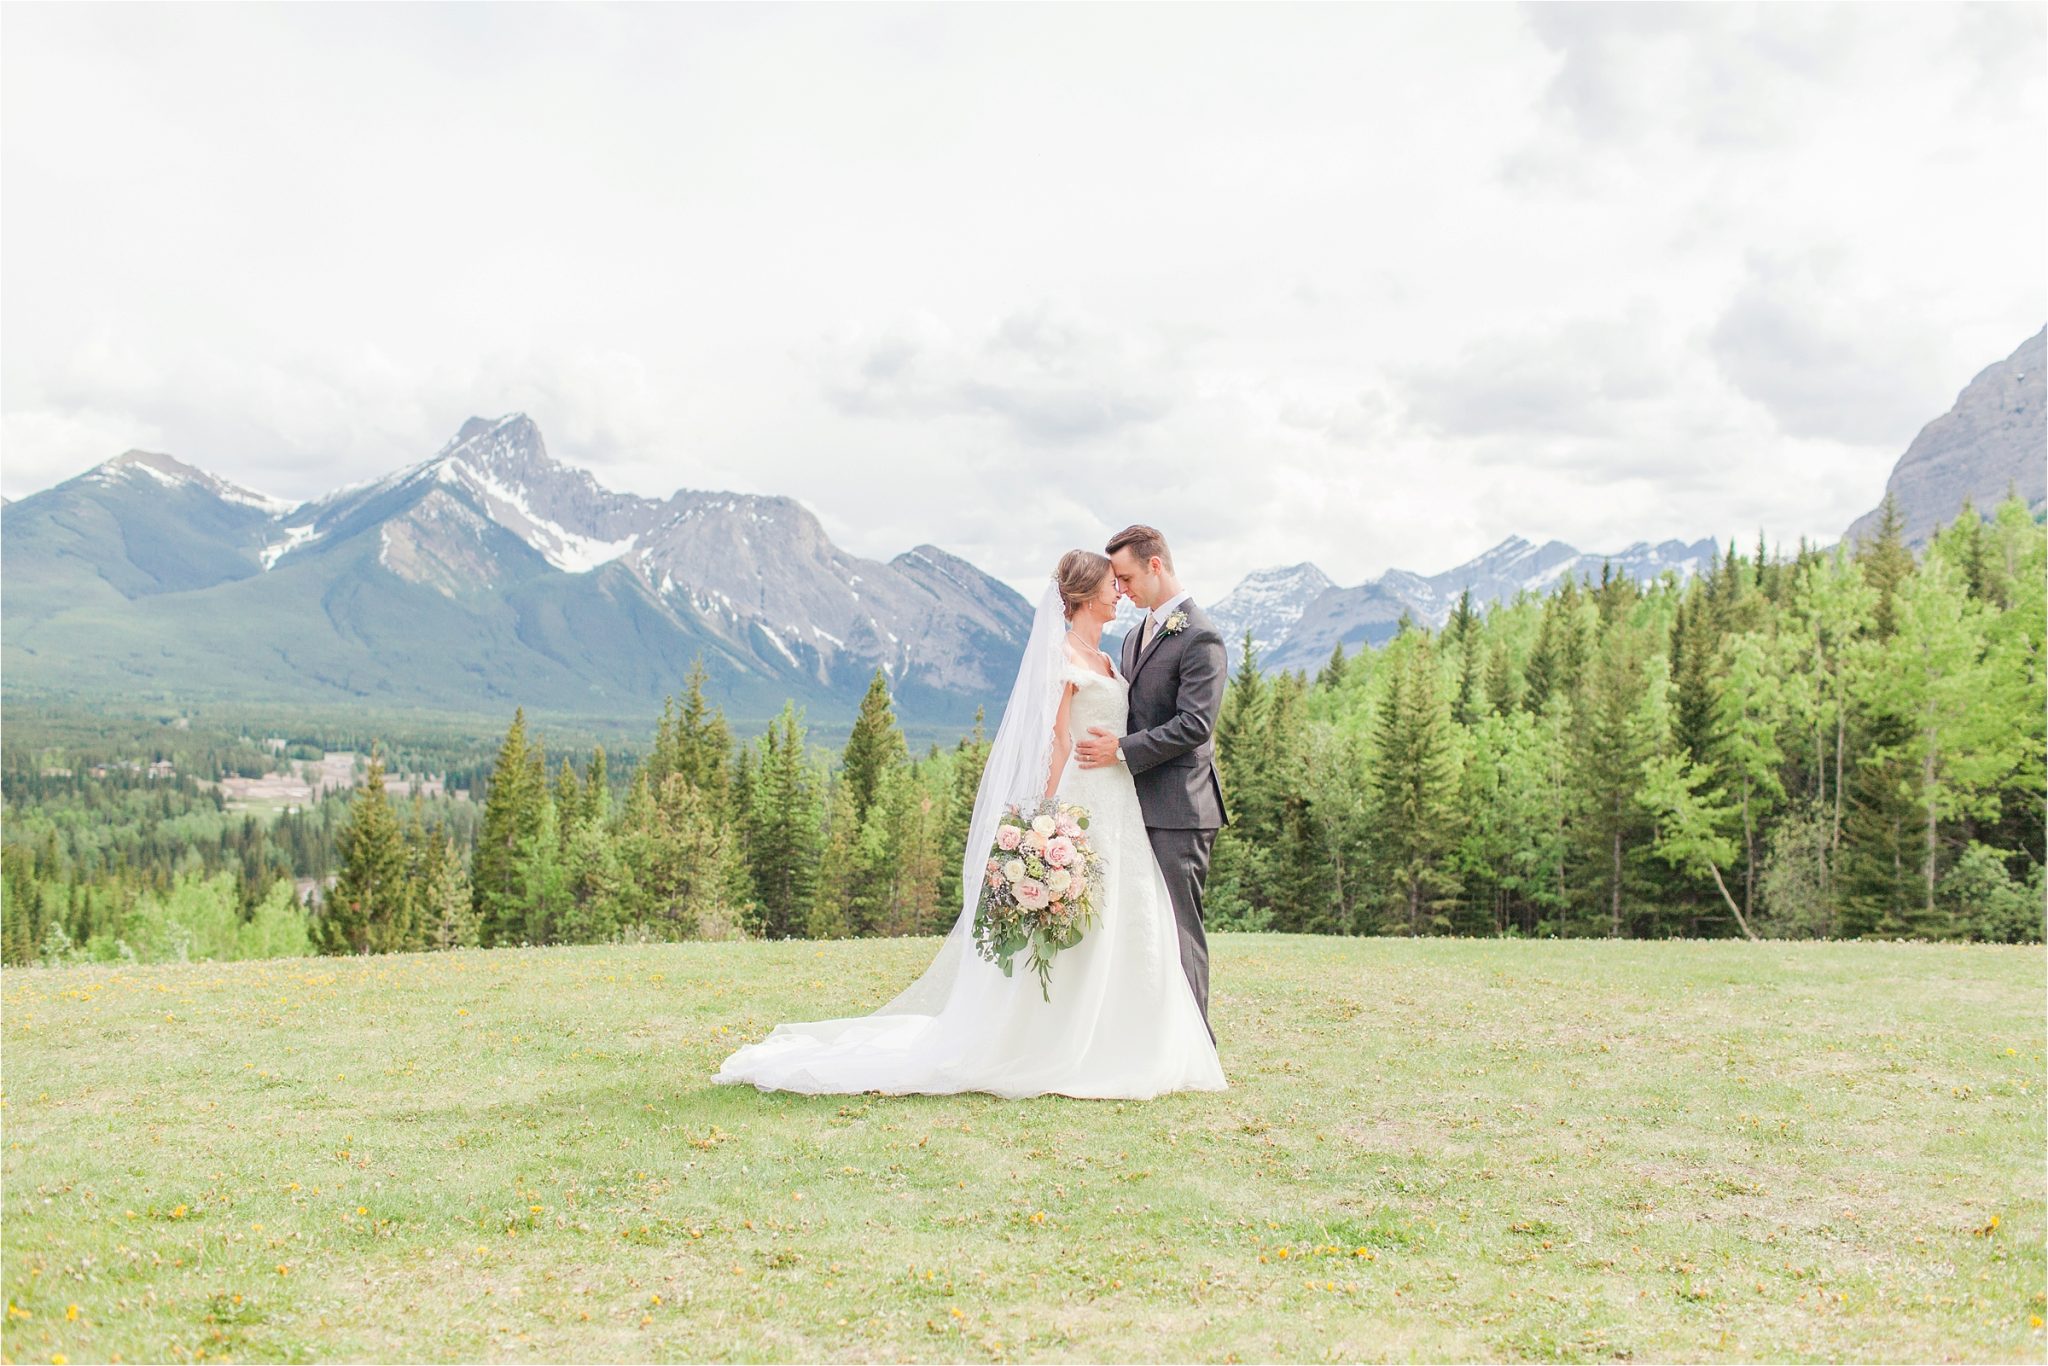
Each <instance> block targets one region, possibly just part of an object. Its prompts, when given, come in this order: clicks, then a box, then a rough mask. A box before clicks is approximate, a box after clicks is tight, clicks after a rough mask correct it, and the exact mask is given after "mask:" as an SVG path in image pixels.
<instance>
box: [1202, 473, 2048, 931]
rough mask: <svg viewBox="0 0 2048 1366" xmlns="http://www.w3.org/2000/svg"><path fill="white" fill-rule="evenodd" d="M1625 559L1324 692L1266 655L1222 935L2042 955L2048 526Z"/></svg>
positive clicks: (1463, 616)
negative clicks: (1693, 560)
mask: <svg viewBox="0 0 2048 1366" xmlns="http://www.w3.org/2000/svg"><path fill="white" fill-rule="evenodd" d="M1881 521H1882V524H1881V526H1880V528H1879V530H1878V532H1877V534H1876V535H1875V536H1873V537H1872V538H1870V539H1869V540H1867V541H1864V542H1862V543H1860V544H1858V545H1856V546H1854V547H1846V546H1838V547H1835V548H1833V549H1832V550H1827V551H1823V550H1819V549H1814V548H1809V547H1807V546H1806V545H1804V544H1802V545H1801V546H1800V548H1799V551H1798V553H1797V554H1796V555H1795V556H1793V557H1792V558H1790V559H1782V558H1773V557H1771V556H1769V555H1767V554H1766V553H1765V549H1764V546H1763V543H1762V540H1761V538H1759V542H1758V545H1757V548H1756V551H1755V553H1754V554H1753V555H1751V556H1747V557H1745V556H1742V555H1740V554H1738V553H1737V551H1736V548H1735V547H1734V546H1733V545H1732V544H1731V545H1730V546H1729V547H1728V551H1727V554H1726V556H1725V558H1723V559H1721V560H1720V562H1719V563H1717V564H1716V565H1714V566H1713V567H1712V568H1710V569H1709V570H1708V571H1706V572H1704V573H1701V574H1699V575H1696V576H1694V577H1693V578H1691V579H1690V580H1689V581H1686V582H1684V583H1681V582H1680V581H1679V580H1678V577H1677V575H1676V574H1675V573H1669V574H1666V575H1665V576H1663V577H1662V578H1661V579H1660V580H1658V581H1657V582H1655V583H1652V584H1647V585H1645V584H1641V583H1637V582H1635V581H1634V580H1631V579H1629V578H1627V577H1624V576H1619V575H1613V574H1607V573H1603V574H1602V576H1601V579H1600V581H1599V582H1598V583H1597V584H1592V583H1588V584H1584V585H1581V584H1579V583H1577V582H1574V581H1572V580H1570V579H1567V580H1566V581H1565V582H1563V583H1561V584H1559V585H1558V586H1557V587H1556V588H1555V589H1554V590H1553V591H1551V592H1549V593H1548V594H1545V595H1543V596H1541V597H1538V596H1536V595H1533V594H1527V593H1525V594H1522V595H1520V596H1518V597H1517V598H1516V599H1515V600H1514V601H1513V602H1510V603H1507V604H1503V605H1501V606H1498V607H1496V608H1495V609H1493V610H1492V611H1490V612H1487V613H1485V614H1484V615H1483V616H1482V615H1481V614H1480V613H1478V612H1477V611H1475V610H1474V608H1473V605H1472V603H1471V600H1470V596H1469V594H1468V595H1466V596H1465V597H1463V598H1461V600H1460V601H1459V603H1458V604H1457V607H1456V609H1455V610H1454V611H1453V612H1452V613H1451V615H1450V618H1449V620H1448V622H1447V623H1446V624H1445V626H1444V628H1443V629H1442V630H1441V631H1429V630H1425V629H1422V628H1421V627H1419V626H1417V625H1415V624H1414V623H1412V622H1410V621H1404V622H1403V623H1402V625H1401V629H1400V631H1399V633H1398V634H1397V635H1396V636H1395V638H1394V639H1393V640H1391V641H1390V642H1389V643H1388V644H1387V645H1386V646H1385V648H1383V649H1379V650H1373V651H1368V652H1365V653H1363V654H1360V655H1357V656H1352V657H1347V656H1345V655H1344V653H1343V652H1342V650H1341V647H1340V648H1339V650H1338V651H1337V652H1335V653H1333V654H1332V656H1331V658H1330V661H1329V663H1328V664H1327V665H1326V666H1325V667H1324V668H1323V669H1322V670H1321V671H1320V673H1318V674H1317V675H1316V676H1315V677H1314V678H1309V677H1308V676H1307V675H1306V674H1305V673H1293V674H1288V673H1282V674H1279V675H1277V676H1274V677H1266V676H1263V675H1262V674H1261V673H1260V671H1259V668H1258V663H1257V651H1256V649H1255V648H1254V646H1253V645H1252V642H1251V641H1250V640H1249V639H1247V640H1246V642H1245V645H1244V648H1243V653H1242V656H1241V659H1240V662H1239V665H1238V667H1237V669H1236V671H1235V673H1234V674H1233V677H1232V679H1231V683H1230V686H1229V689H1228V691H1227V693H1226V697H1225V702H1224V709H1223V715H1222V718H1221V720H1220V722H1219V724H1218V728H1217V735H1216V742H1217V750H1218V756H1219V767H1220V769H1221V771H1222V773H1223V777H1224V791H1225V795H1226V798H1227V800H1228V804H1229V808H1230V814H1231V824H1230V825H1229V826H1228V827H1226V828H1225V829H1224V830H1223V832H1222V833H1221V835H1220V836H1219V838H1218V841H1217V845H1216V849H1215V853H1214V863H1213V868H1212V872H1211V876H1210V884H1209V885H1210V896H1209V903H1210V911H1211V917H1212V922H1213V923H1215V924H1217V925H1219V926H1223V927H1237V928H1247V929H1259V928H1271V929H1277V930H1295V931H1308V932H1318V933H1339V934H1358V933H1393V934H1444V933H1449V934H1485V935H1498V934H1523V935H1609V936H1633V937H1659V936H1670V935H1686V936H1717V935H1746V936H1749V937H1761V936H1782V937H1859V936H1887V937H1916V938H1938V939H1949V938H1976V939H1988V940H2000V941H2011V940H2022V939H2039V938H2040V937H2041V935H2042V925H2043V885H2042V868H2043V864H2044V850H2043V826H2044V816H2048V811H2044V802H2043V763H2044V758H2048V740H2044V734H2043V714H2044V708H2048V701H2044V696H2043V646H2042V635H2043V616H2044V607H2043V580H2044V570H2048V563H2044V533H2043V529H2042V527H2041V526H2040V524H2038V523H2037V522H2035V521H2034V520H2033V518H2032V517H2031V516H2030V515H2029V513H2028V511H2027V509H2026V506H2025V504H2024V503H2022V502H2021V501H2020V500H2019V499H2017V498H2009V499H2007V500H2006V501H2005V502H2004V503H2003V504H2001V505H2000V506H1999V507H1998V508H1997V510H1996V511H1995V513H1994V514H1993V516H1992V517H1991V519H1990V520H1989V521H1986V520H1984V519H1982V518H1981V517H1980V516H1979V515H1978V514H1977V513H1976V512H1975V511H1974V510H1972V509H1969V508H1965V510H1964V512H1963V515H1962V516H1961V517H1959V518H1958V519H1957V520H1956V521H1955V522H1954V523H1953V524H1952V525H1950V526H1949V527H1947V528H1946V529H1944V530H1943V531H1941V532H1940V533H1939V534H1938V535H1937V536H1936V537H1935V539H1934V540H1933V542H1932V544H1931V545H1930V546H1929V547H1928V549H1927V551H1926V553H1925V555H1924V557H1923V558H1922V559H1921V560H1920V561H1919V562H1918V563H1916V562H1915V559H1914V557H1913V555H1912V553H1911V552H1910V551H1909V550H1908V548H1907V547H1906V546H1905V544H1904V543H1903V541H1902V539H1901V525H1900V518H1899V515H1898V511H1897V509H1896V507H1895V506H1894V505H1893V504H1892V502H1891V500H1890V499H1889V498H1887V500H1886V502H1885V505H1884V508H1883V512H1882V518H1881Z"/></svg>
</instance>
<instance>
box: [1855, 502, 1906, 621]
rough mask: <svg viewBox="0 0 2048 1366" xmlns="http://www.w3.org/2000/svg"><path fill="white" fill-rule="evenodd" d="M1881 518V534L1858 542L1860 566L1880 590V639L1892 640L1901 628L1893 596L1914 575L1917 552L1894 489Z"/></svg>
mask: <svg viewBox="0 0 2048 1366" xmlns="http://www.w3.org/2000/svg"><path fill="white" fill-rule="evenodd" d="M1877 519H1878V520H1877V534H1876V535H1875V536H1872V537H1869V538H1867V539H1859V540H1858V541H1857V543H1856V563H1857V564H1858V565H1860V566H1861V567H1862V569H1863V578H1864V581H1865V582H1867V583H1868V584H1869V585H1870V586H1871V587H1872V588H1874V589H1876V590H1877V604H1876V606H1875V607H1874V608H1873V609H1872V613H1871V619H1872V621H1873V623H1874V624H1875V626H1876V627H1877V635H1878V638H1879V639H1880V640H1889V639H1891V636H1892V632H1893V631H1894V630H1896V629H1897V622H1896V619H1895V617H1894V615H1893V611H1892V596H1893V594H1895V593H1896V592H1897V591H1898V588H1899V585H1900V584H1901V583H1904V582H1905V580H1906V577H1907V576H1908V575H1909V574H1911V573H1912V572H1913V552H1912V551H1910V550H1908V549H1907V548H1906V522H1905V518H1904V517H1903V516H1902V515H1901V514H1900V512H1899V503H1898V499H1897V498H1896V497H1895V496H1894V495H1893V494H1892V492H1891V491H1890V490H1886V491H1885V495H1884V502H1882V503H1880V504H1879V505H1878V509H1877Z"/></svg>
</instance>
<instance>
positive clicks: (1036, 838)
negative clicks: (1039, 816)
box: [1024, 830, 1045, 849]
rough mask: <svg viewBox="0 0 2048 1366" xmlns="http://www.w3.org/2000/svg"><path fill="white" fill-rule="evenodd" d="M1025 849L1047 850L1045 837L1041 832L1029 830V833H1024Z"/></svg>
mask: <svg viewBox="0 0 2048 1366" xmlns="http://www.w3.org/2000/svg"><path fill="white" fill-rule="evenodd" d="M1024 847H1025V848H1026V849H1043V848H1045V836H1044V835H1043V834H1041V833H1040V832H1038V831H1036V830H1027V831H1025V832H1024Z"/></svg>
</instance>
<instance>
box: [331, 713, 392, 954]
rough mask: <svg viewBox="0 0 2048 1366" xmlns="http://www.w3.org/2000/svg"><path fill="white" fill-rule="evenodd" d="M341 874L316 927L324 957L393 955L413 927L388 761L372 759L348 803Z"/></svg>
mask: <svg viewBox="0 0 2048 1366" xmlns="http://www.w3.org/2000/svg"><path fill="white" fill-rule="evenodd" d="M336 847H337V852H338V853H339V854H340V856H341V871H340V872H339V874H337V876H336V877H335V880H334V886H333V888H332V889H331V890H329V892H328V894H327V898H326V900H325V902H324V903H323V904H322V908H321V913H320V916H319V918H318V919H317V920H315V921H314V922H313V934H314V939H315V941H316V942H317V943H318V944H319V946H320V949H321V951H322V952H324V953H389V952H392V951H393V950H394V949H395V948H397V947H399V946H400V945H402V944H403V942H404V940H405V938H406V936H407V935H408V934H409V933H410V931H411V927H412V898H411V888H410V885H409V883H408V880H407V877H406V872H407V866H406V863H407V860H406V850H405V837H404V835H403V834H402V833H400V830H399V826H398V817H397V816H396V815H395V814H393V812H392V810H391V801H390V799H389V798H388V797H386V796H385V794H384V760H383V758H382V756H381V755H378V754H375V753H373V754H372V755H371V758H370V770H369V772H368V773H367V774H366V775H365V776H364V778H363V781H362V783H361V784H360V785H359V786H358V787H357V788H356V791H355V795H354V796H353V797H351V798H350V799H349V809H348V821H347V823H346V824H345V825H344V826H343V827H342V829H341V833H340V835H339V837H338V838H337V840H336Z"/></svg>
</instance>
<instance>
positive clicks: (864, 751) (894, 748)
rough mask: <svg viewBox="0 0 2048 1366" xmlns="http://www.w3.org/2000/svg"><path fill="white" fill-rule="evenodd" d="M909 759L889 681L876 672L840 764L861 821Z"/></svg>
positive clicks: (855, 719)
mask: <svg viewBox="0 0 2048 1366" xmlns="http://www.w3.org/2000/svg"><path fill="white" fill-rule="evenodd" d="M908 757H909V752H908V750H907V749H906V748H905V746H904V743H903V732H902V731H900V730H898V729H897V728H896V717H895V713H894V712H893V711H892V710H891V708H890V704H889V680H888V677H887V675H885V674H884V673H883V672H882V670H880V669H876V670H875V676H874V678H872V679H871V680H869V682H868V690H867V695H866V696H864V697H862V698H861V700H860V711H859V713H858V714H857V715H856V716H855V717H854V718H853V733H852V734H851V735H849V736H848V737H847V739H846V753H845V755H844V756H843V757H842V759H841V761H840V771H841V773H842V774H843V775H844V781H845V782H846V784H847V786H848V787H849V788H850V789H851V790H852V794H853V809H854V812H855V814H857V815H858V816H859V817H860V819H862V820H866V819H867V816H868V809H869V808H870V807H872V806H873V805H874V804H875V793H876V792H877V791H878V790H879V789H880V787H881V785H882V783H883V781H884V780H885V779H886V777H887V776H888V774H889V773H890V772H891V771H892V770H893V769H895V768H896V767H897V766H898V765H899V764H902V763H904V762H905V761H906V760H907V759H908Z"/></svg>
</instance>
